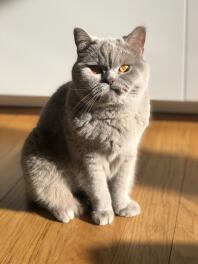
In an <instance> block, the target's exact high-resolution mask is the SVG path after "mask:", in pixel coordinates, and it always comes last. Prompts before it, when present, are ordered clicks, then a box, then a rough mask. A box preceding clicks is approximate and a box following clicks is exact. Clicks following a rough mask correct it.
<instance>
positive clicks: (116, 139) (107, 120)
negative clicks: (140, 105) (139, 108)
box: [77, 114, 137, 155]
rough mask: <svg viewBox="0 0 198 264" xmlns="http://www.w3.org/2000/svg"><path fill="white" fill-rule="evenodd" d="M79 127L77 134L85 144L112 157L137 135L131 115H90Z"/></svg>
mask: <svg viewBox="0 0 198 264" xmlns="http://www.w3.org/2000/svg"><path fill="white" fill-rule="evenodd" d="M77 125H78V127H77V133H78V135H79V136H80V137H81V138H82V139H83V140H84V142H85V143H87V144H90V145H92V146H93V147H95V148H97V149H98V150H99V149H100V150H101V151H102V152H108V153H110V154H111V155H113V153H117V152H120V151H121V150H122V149H123V148H125V147H126V146H127V145H129V144H130V142H132V141H133V139H134V137H135V136H136V133H137V131H136V125H135V119H134V118H133V117H132V116H130V115H120V116H115V114H114V115H100V116H98V115H95V116H94V115H89V116H87V117H86V118H84V119H82V120H78V122H77Z"/></svg>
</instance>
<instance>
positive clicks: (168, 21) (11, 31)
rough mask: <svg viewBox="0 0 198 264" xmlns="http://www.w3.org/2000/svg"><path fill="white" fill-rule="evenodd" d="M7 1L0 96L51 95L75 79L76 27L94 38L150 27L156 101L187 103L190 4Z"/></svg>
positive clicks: (0, 42) (2, 17) (0, 9)
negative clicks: (135, 28)
mask: <svg viewBox="0 0 198 264" xmlns="http://www.w3.org/2000/svg"><path fill="white" fill-rule="evenodd" d="M191 1H194V0H191ZM195 1H196V0H195ZM3 3H4V4H1V2H0V32H1V34H0V94H3V95H31V96H48V95H50V94H51V93H52V92H53V91H54V90H55V89H56V88H57V87H58V86H59V85H60V84H62V83H64V82H65V81H68V80H70V78H71V76H70V75H71V74H70V70H71V66H72V64H73V62H74V61H75V58H76V52H75V46H74V41H73V35H72V32H73V28H74V27H75V26H81V27H83V28H85V29H86V30H87V31H88V32H90V33H91V34H93V35H98V36H104V37H107V36H112V37H120V36H122V35H124V34H127V33H129V32H130V31H131V30H132V29H133V28H134V27H135V26H137V25H146V26H147V28H148V35H147V36H148V38H147V42H146V58H147V60H148V61H149V62H150V65H151V82H150V87H151V97H152V99H161V100H184V95H185V86H184V83H185V78H184V76H183V73H184V69H185V67H184V66H185V65H184V62H185V54H184V51H185V41H184V40H185V18H186V16H185V14H186V0H166V1H164V0H149V1H148V0H133V1H132V0H122V1H118V0H117V1H115V0H110V1H106V0H100V1H93V0H86V1H80V0H78V1H77V0H73V1H66V0H58V1H57V0H7V1H3ZM192 67H193V66H192ZM188 98H190V97H188Z"/></svg>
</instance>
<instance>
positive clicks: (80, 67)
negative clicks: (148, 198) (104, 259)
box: [22, 27, 150, 225]
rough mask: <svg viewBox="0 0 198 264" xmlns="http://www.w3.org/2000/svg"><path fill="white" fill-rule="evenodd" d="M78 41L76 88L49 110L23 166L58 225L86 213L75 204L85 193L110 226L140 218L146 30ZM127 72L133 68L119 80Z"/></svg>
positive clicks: (95, 214)
mask: <svg viewBox="0 0 198 264" xmlns="http://www.w3.org/2000/svg"><path fill="white" fill-rule="evenodd" d="M74 36H75V43H76V45H77V52H78V58H77V61H76V63H75V64H74V66H73V69H72V81H71V82H68V83H66V84H65V85H63V86H62V87H60V88H59V89H58V90H57V91H56V92H55V93H54V95H52V97H51V98H50V100H49V102H48V103H47V105H46V106H45V108H44V109H43V111H42V114H41V117H40V120H39V122H38V124H37V126H36V127H35V128H34V129H33V130H32V132H31V133H30V135H29V136H28V138H27V140H26V141H25V144H24V147H23V151H22V167H23V172H24V177H25V181H26V186H27V191H28V193H29V194H30V196H31V197H32V199H33V200H34V201H36V202H38V203H40V204H41V205H43V206H45V207H46V208H47V209H48V210H49V211H50V212H51V213H52V214H53V215H54V216H55V217H56V218H57V219H58V220H60V221H62V222H68V221H69V220H71V219H72V218H74V216H78V215H79V214H81V213H82V208H83V207H82V206H81V204H80V202H79V201H78V199H77V198H76V197H75V193H76V192H77V191H79V190H81V191H84V192H85V193H86V194H87V197H88V199H89V200H90V202H91V206H92V218H93V221H94V222H95V223H96V224H100V225H105V224H108V223H111V222H112V221H113V218H114V213H115V214H117V215H121V216H126V217H131V216H134V215H137V214H139V213H140V207H139V205H138V204H137V203H136V202H135V201H134V200H131V198H130V197H129V195H128V193H129V190H130V189H131V187H132V185H133V182H134V175H135V164H136V157H137V149H138V144H139V141H140V138H141V135H142V133H143V132H144V130H145V128H146V127H147V125H148V123H149V115H150V103H149V94H148V79H149V70H148V65H147V63H146V62H145V61H144V59H143V58H142V53H143V47H144V41H145V29H144V28H143V27H138V28H136V29H135V30H134V31H133V32H132V33H130V34H129V35H128V36H127V37H123V38H121V39H98V38H93V37H91V36H89V35H88V34H87V33H86V32H85V31H84V30H82V29H79V28H78V29H75V30H74ZM121 65H131V66H130V67H129V70H128V71H127V72H125V73H118V68H119V67H120V66H121ZM95 71H96V72H97V73H94V72H95Z"/></svg>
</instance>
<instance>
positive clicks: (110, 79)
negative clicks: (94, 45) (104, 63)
mask: <svg viewBox="0 0 198 264" xmlns="http://www.w3.org/2000/svg"><path fill="white" fill-rule="evenodd" d="M103 78H104V81H105V82H106V83H108V84H109V85H110V86H111V85H112V84H113V83H114V81H115V76H114V72H112V71H111V70H110V71H108V72H105V74H104V75H103Z"/></svg>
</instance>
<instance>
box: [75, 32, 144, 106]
mask: <svg viewBox="0 0 198 264" xmlns="http://www.w3.org/2000/svg"><path fill="white" fill-rule="evenodd" d="M74 37H75V42H76V45H77V51H78V59H77V62H76V63H75V64H74V66H73V70H72V77H73V82H74V84H75V92H76V93H78V95H79V96H80V97H81V98H83V97H84V100H85V102H86V101H87V102H89V101H90V100H89V99H90V98H91V99H92V100H91V101H92V103H96V104H99V103H103V104H104V103H106V104H112V105H114V104H125V103H127V102H129V101H132V100H134V99H138V98H139V96H141V94H142V93H143V92H144V89H146V88H147V85H148V78H149V72H148V65H147V63H146V62H145V61H144V60H143V58H142V54H143V49H144V42H145V29H144V28H142V27H138V28H136V29H135V30H134V31H133V32H132V33H131V34H129V35H128V36H126V37H123V38H121V39H98V38H93V37H91V36H89V35H88V34H87V33H86V32H85V31H84V30H82V29H79V28H76V29H75V30H74ZM85 96H86V97H85ZM89 103H90V102H89Z"/></svg>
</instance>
